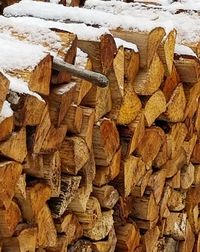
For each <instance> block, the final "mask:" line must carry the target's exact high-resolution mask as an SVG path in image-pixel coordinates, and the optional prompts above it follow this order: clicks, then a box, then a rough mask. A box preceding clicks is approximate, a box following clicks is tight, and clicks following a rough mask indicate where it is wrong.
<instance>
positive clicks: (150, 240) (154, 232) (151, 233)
mask: <svg viewBox="0 0 200 252" xmlns="http://www.w3.org/2000/svg"><path fill="white" fill-rule="evenodd" d="M159 236H160V230H159V228H158V226H156V227H155V228H152V229H150V230H148V231H147V232H146V233H145V235H144V243H145V248H146V251H147V252H150V251H154V250H155V249H156V247H157V246H156V245H157V242H158V239H159Z"/></svg>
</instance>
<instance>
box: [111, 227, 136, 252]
mask: <svg viewBox="0 0 200 252" xmlns="http://www.w3.org/2000/svg"><path fill="white" fill-rule="evenodd" d="M115 230H116V235H117V245H116V251H117V252H120V251H126V252H129V251H131V250H133V249H136V248H137V247H138V246H139V243H140V233H139V231H138V229H137V227H136V225H135V224H134V223H133V224H132V223H126V224H125V225H121V226H116V229H115Z"/></svg>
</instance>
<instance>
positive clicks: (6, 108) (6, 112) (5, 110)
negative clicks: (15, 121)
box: [0, 101, 13, 123]
mask: <svg viewBox="0 0 200 252" xmlns="http://www.w3.org/2000/svg"><path fill="white" fill-rule="evenodd" d="M12 115H13V111H12V109H11V107H10V103H9V102H8V101H4V103H3V107H2V109H1V111H0V123H1V122H2V121H3V120H5V119H6V118H8V117H11V116H12Z"/></svg>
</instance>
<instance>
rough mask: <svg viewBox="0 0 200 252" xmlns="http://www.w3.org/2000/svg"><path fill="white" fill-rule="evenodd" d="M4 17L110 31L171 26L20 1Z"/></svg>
mask: <svg viewBox="0 0 200 252" xmlns="http://www.w3.org/2000/svg"><path fill="white" fill-rule="evenodd" d="M4 15H5V16H8V17H10V16H34V17H38V18H43V19H47V20H48V19H49V20H59V21H63V22H64V21H69V20H70V21H71V22H79V23H80V22H83V23H86V24H88V25H100V26H102V27H108V28H110V29H116V28H122V29H125V30H135V31H150V30H152V29H154V28H155V27H159V26H161V27H163V28H165V29H166V32H167V33H168V32H169V31H170V30H171V29H172V28H173V24H172V22H171V21H170V20H164V22H161V21H159V22H158V21H154V20H149V19H148V18H145V17H131V16H124V15H114V14H111V13H106V12H104V11H98V10H89V9H83V8H78V7H65V6H62V5H57V4H53V3H45V2H34V1H27V0H26V1H22V2H20V3H17V4H14V5H11V6H9V7H7V8H5V9H4Z"/></svg>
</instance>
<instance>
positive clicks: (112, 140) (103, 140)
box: [93, 119, 119, 166]
mask: <svg viewBox="0 0 200 252" xmlns="http://www.w3.org/2000/svg"><path fill="white" fill-rule="evenodd" d="M93 148H94V156H95V163H96V165H101V166H108V165H109V164H110V162H111V160H112V158H113V156H114V154H115V152H116V151H117V149H118V148H119V133H118V131H117V128H116V125H115V123H114V122H113V121H111V120H109V119H102V120H100V121H99V122H98V123H97V124H96V125H95V126H94V128H93Z"/></svg>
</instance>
